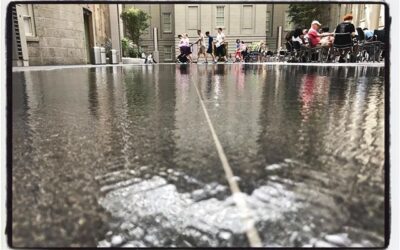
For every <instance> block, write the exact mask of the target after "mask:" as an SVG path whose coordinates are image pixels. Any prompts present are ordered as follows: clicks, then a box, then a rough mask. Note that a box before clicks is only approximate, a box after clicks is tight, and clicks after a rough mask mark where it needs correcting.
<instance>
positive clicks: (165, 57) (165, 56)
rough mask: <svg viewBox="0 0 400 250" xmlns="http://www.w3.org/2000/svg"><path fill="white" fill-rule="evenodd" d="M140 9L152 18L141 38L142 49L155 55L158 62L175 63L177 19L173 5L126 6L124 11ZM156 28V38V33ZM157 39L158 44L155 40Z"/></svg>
mask: <svg viewBox="0 0 400 250" xmlns="http://www.w3.org/2000/svg"><path fill="white" fill-rule="evenodd" d="M131 7H134V8H138V9H141V10H143V11H144V12H146V13H147V14H149V15H150V16H151V18H150V19H149V28H148V29H147V30H146V31H145V32H144V34H143V35H142V36H141V39H140V40H141V41H140V47H141V48H142V50H143V51H144V52H145V53H146V54H149V53H153V54H154V58H155V60H156V61H159V62H172V61H175V53H174V48H175V40H174V36H175V18H174V5H173V4H124V5H123V9H126V8H131ZM154 28H156V37H155V33H154ZM155 38H156V40H157V41H156V42H155V41H154V39H155Z"/></svg>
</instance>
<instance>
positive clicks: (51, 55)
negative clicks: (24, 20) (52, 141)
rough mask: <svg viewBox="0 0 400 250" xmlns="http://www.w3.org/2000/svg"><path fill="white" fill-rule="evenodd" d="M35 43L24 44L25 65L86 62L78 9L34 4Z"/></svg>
mask: <svg viewBox="0 0 400 250" xmlns="http://www.w3.org/2000/svg"><path fill="white" fill-rule="evenodd" d="M33 10H34V19H35V25H36V35H37V38H38V40H37V41H28V42H27V45H28V54H29V65H31V66H33V65H57V64H84V63H86V62H87V56H86V48H85V31H84V22H83V13H82V7H81V6H80V5H76V4H63V5H61V4H34V5H33Z"/></svg>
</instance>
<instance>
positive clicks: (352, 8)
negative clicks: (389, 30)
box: [339, 4, 385, 30]
mask: <svg viewBox="0 0 400 250" xmlns="http://www.w3.org/2000/svg"><path fill="white" fill-rule="evenodd" d="M339 9H340V11H339V13H340V16H339V19H340V20H341V18H342V17H343V16H344V15H345V14H346V13H352V14H353V17H354V19H353V23H354V25H355V26H356V27H361V28H368V29H370V30H374V29H382V28H384V27H385V5H383V4H339Z"/></svg>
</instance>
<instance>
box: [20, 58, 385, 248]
mask: <svg viewBox="0 0 400 250" xmlns="http://www.w3.org/2000/svg"><path fill="white" fill-rule="evenodd" d="M383 71H384V69H383V68H379V67H377V68H367V67H329V68H328V67H311V66H283V65H280V66H279V65H275V66H273V65H261V64H260V65H243V64H234V65H221V64H217V65H153V66H137V67H136V66H126V67H119V66H113V67H99V68H91V69H68V70H53V71H43V72H42V71H36V72H20V73H14V74H13V166H14V167H13V180H14V181H13V191H14V192H13V194H14V195H13V216H14V217H13V229H14V231H13V241H14V243H15V245H16V246H25V247H27V246H31V247H40V246H57V247H69V246H96V245H99V246H131V247H137V246H178V247H179V246H181V247H182V246H184V247H190V246H248V242H247V239H246V236H245V234H244V233H243V232H244V230H243V227H242V225H241V223H240V217H241V214H240V213H239V211H238V210H237V209H236V207H235V206H234V202H233V199H234V197H232V196H231V195H230V191H229V188H228V185H227V183H226V180H225V175H224V172H223V170H222V167H221V166H220V161H219V158H218V155H217V153H216V150H215V146H214V142H213V139H212V137H211V134H210V131H209V128H208V124H207V122H206V120H205V116H204V113H203V111H202V108H201V105H200V101H199V98H198V95H197V92H196V89H195V86H197V88H198V89H199V90H200V95H201V97H202V98H203V100H204V102H205V105H206V108H207V110H208V112H209V115H210V118H211V120H212V122H213V125H214V127H215V129H216V132H217V134H218V137H219V139H220V141H221V143H222V145H223V147H224V150H225V152H226V154H227V157H228V160H229V163H230V165H231V166H232V168H233V172H234V173H235V175H237V178H238V181H239V185H240V188H241V189H242V191H243V192H244V194H243V195H244V197H245V200H246V201H247V203H248V205H249V207H250V208H251V209H252V211H253V213H254V216H255V219H256V222H257V224H256V227H257V229H258V231H259V233H260V236H261V238H262V241H263V245H265V246H305V245H306V246H307V245H310V244H311V245H317V246H321V244H322V245H323V244H333V245H336V246H340V245H341V244H342V245H345V246H360V245H361V246H381V245H382V244H383V230H384V224H383V223H384V219H383V218H384V196H383V194H384V185H383V183H384V182H383V174H384V173H383V162H384V84H383ZM27 194H28V195H27ZM27 208H29V209H27ZM277 228H279V230H276V229H277ZM326 235H328V236H326ZM318 244H319V245H318ZM357 244H358V245H357Z"/></svg>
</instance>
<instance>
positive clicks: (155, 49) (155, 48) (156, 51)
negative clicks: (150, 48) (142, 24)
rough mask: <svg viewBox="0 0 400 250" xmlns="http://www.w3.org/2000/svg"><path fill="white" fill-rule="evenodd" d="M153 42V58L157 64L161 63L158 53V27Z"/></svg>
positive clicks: (154, 29) (154, 32)
mask: <svg viewBox="0 0 400 250" xmlns="http://www.w3.org/2000/svg"><path fill="white" fill-rule="evenodd" d="M153 39H154V40H153V42H154V52H153V58H154V60H155V61H156V62H159V61H160V54H159V52H158V32H157V27H154V28H153Z"/></svg>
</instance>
